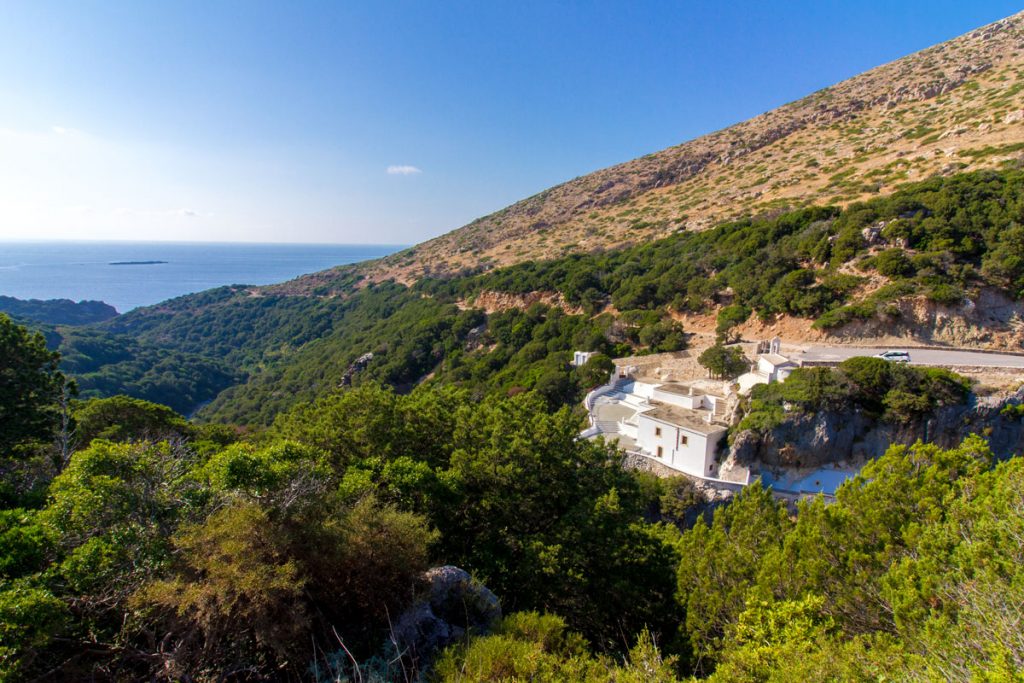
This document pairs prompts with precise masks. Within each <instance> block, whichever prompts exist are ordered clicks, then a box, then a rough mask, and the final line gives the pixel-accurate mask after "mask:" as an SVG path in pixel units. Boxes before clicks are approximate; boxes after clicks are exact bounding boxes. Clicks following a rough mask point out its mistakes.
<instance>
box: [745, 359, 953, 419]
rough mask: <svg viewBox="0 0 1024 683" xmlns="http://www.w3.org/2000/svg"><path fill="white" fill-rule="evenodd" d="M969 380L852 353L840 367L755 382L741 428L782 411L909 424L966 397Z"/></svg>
mask: <svg viewBox="0 0 1024 683" xmlns="http://www.w3.org/2000/svg"><path fill="white" fill-rule="evenodd" d="M969 390H970V381H969V380H968V379H966V378H965V377H962V376H960V375H957V374H956V373H954V372H950V371H949V370H943V369H940V368H919V367H914V366H909V365H904V364H901V363H891V362H889V361H886V360H883V359H881V358H867V357H856V358H850V359H848V360H845V361H843V362H842V363H840V365H839V367H838V368H814V367H811V368H797V369H796V370H794V371H793V372H791V373H790V375H789V377H788V378H787V379H786V381H785V382H773V383H771V384H759V385H757V386H755V387H754V388H753V390H752V391H751V394H750V408H749V410H748V412H747V414H746V415H745V416H744V418H743V420H742V421H741V422H740V425H739V428H740V429H755V430H758V431H766V430H768V429H771V428H772V427H774V426H776V425H777V424H779V423H780V422H781V421H782V420H783V419H784V416H785V414H786V411H796V412H798V413H813V412H816V411H833V412H835V411H844V410H861V411H864V412H865V413H866V414H868V415H869V416H872V417H875V418H877V419H880V420H883V421H886V422H890V423H909V422H913V421H915V420H919V419H922V418H924V417H925V416H927V415H929V414H930V413H932V412H933V411H934V410H935V409H937V408H940V407H943V406H950V405H957V404H960V403H962V402H963V401H965V400H966V399H967V395H968V392H969Z"/></svg>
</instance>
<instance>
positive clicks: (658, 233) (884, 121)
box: [280, 13, 1024, 293]
mask: <svg viewBox="0 0 1024 683" xmlns="http://www.w3.org/2000/svg"><path fill="white" fill-rule="evenodd" d="M1022 78H1024V13H1020V14H1016V15H1014V16H1012V17H1009V18H1007V19H1004V20H1002V21H999V22H996V23H994V24H990V25H988V26H985V27H982V28H979V29H977V30H975V31H971V32H970V33H968V34H966V35H963V36H960V37H958V38H955V39H953V40H950V41H948V42H945V43H941V44H939V45H936V46H933V47H930V48H928V49H925V50H922V51H921V52H917V53H915V54H912V55H909V56H907V57H904V58H902V59H899V60H897V61H894V62H891V63H889V64H886V65H884V66H880V67H878V68H875V69H872V70H871V71H868V72H866V73H863V74H861V75H859V76H856V77H854V78H851V79H849V80H846V81H843V82H841V83H838V84H836V85H835V86H832V87H830V88H825V89H824V90H820V91H818V92H816V93H814V94H812V95H810V96H808V97H805V98H804V99H801V100H798V101H796V102H793V103H790V104H787V105H785V106H782V107H780V108H778V109H775V110H773V111H770V112H767V113H765V114H762V115H760V116H757V117H755V118H753V119H750V120H749V121H745V122H743V123H739V124H737V125H734V126H731V127H729V128H725V129H723V130H720V131H718V132H715V133H712V134H710V135H706V136H704V137H701V138H697V139H696V140H691V141H689V142H686V143H684V144H681V145H678V146H675V147H670V148H668V149H665V150H662V151H660V152H656V153H654V154H649V155H647V156H644V157H641V158H639V159H634V160H633V161H629V162H626V163H623V164H619V165H617V166H612V167H610V168H606V169H603V170H600V171H597V172H595V173H591V174H588V175H585V176H582V177H579V178H575V179H573V180H570V181H568V182H566V183H563V184H561V185H557V186H555V187H552V188H550V189H547V190H544V191H543V192H540V193H538V194H536V195H534V196H532V197H529V198H527V199H524V200H522V201H520V202H517V203H515V204H513V205H511V206H509V207H506V208H504V209H502V210H500V211H497V212H495V213H493V214H490V215H488V216H485V217H483V218H480V219H478V220H475V221H473V222H472V223H470V224H469V225H466V226H464V227H462V228H460V229H458V230H454V231H452V232H449V233H447V234H445V235H442V236H440V237H437V238H435V239H432V240H430V241H427V242H424V243H423V244H420V245H418V246H415V247H412V248H410V249H407V250H405V251H401V252H398V253H396V254H394V255H392V256H389V257H387V258H385V259H383V260H381V261H379V262H375V263H373V264H371V265H369V266H364V267H363V268H361V269H359V270H360V272H362V273H363V274H365V275H367V276H368V277H369V278H371V279H373V280H378V281H379V280H383V279H387V278H395V279H396V280H397V281H399V282H406V283H408V282H412V281H415V280H417V279H419V278H420V277H423V276H424V275H435V276H436V275H443V274H452V273H456V272H459V271H460V270H462V269H467V268H468V269H475V268H478V267H494V266H500V265H508V264H513V263H518V262H522V261H524V260H531V259H540V258H553V257H557V256H561V255H564V254H567V253H573V252H589V251H593V250H596V249H602V248H609V247H615V246H620V245H623V244H627V243H642V242H647V241H650V240H653V239H656V238H659V237H664V236H666V235H669V234H672V233H674V232H677V231H680V230H703V229H706V228H709V227H711V226H713V225H716V224H718V223H721V222H723V221H726V220H731V219H734V218H737V217H740V216H746V215H757V214H760V213H764V212H774V211H778V210H780V209H783V208H798V207H801V206H806V205H812V204H814V205H821V204H828V203H832V204H840V205H846V204H849V203H851V202H854V201H857V200H862V199H866V198H870V197H874V196H878V195H886V194H889V193H891V192H892V191H893V190H895V189H896V188H897V187H899V186H900V185H901V184H904V183H906V182H910V181H916V180H923V179H925V178H928V177H930V176H933V175H935V174H941V175H949V174H951V173H955V172H958V171H965V170H975V169H983V168H993V167H999V166H1000V165H1002V164H1004V163H1005V162H1007V161H1008V160H1013V159H1016V158H1018V157H1019V156H1020V152H1021V150H1022V149H1024V80H1022ZM340 272H341V273H345V274H347V273H350V272H351V270H350V269H348V268H345V269H341V271H340ZM342 281H346V279H345V278H343V279H342ZM338 284H340V282H339V281H338V271H325V272H323V273H318V274H315V275H312V276H307V277H305V278H300V279H298V280H296V281H293V282H291V283H288V285H287V286H286V287H283V288H280V289H284V290H285V291H288V292H290V293H304V292H305V293H308V292H312V291H314V290H320V291H322V290H324V289H330V288H336V287H337V285H338Z"/></svg>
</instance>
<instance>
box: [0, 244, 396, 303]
mask: <svg viewBox="0 0 1024 683" xmlns="http://www.w3.org/2000/svg"><path fill="white" fill-rule="evenodd" d="M399 249H402V247H400V246H386V245H362V244H360V245H352V244H248V243H233V244H227V243H208V242H202V243H198V242H197V243H186V242H0V294H3V295H6V296H13V297H17V298H19V299H71V300H73V301H80V300H82V299H92V300H98V301H105V302H106V303H108V304H110V305H111V306H113V307H114V308H116V309H117V310H118V312H120V313H124V312H126V311H130V310H131V309H133V308H136V307H138V306H149V305H151V304H155V303H159V302H161V301H164V300H166V299H170V298H173V297H176V296H181V295H182V294H191V293H192V292H199V291H202V290H204V289H210V288H211V287H220V286H222V285H232V284H245V285H266V284H272V283H275V282H283V281H285V280H290V279H291V278H294V277H297V276H299V275H304V274H306V273H314V272H316V271H318V270H324V269H326V268H330V267H331V266H337V265H342V264H345V263H356V262H358V261H365V260H367V259H373V258H378V257H380V256H386V255H387V254H390V253H392V252H395V251H398V250H399ZM125 261H166V263H156V264H148V265H111V264H113V263H118V262H122V263H123V262H125Z"/></svg>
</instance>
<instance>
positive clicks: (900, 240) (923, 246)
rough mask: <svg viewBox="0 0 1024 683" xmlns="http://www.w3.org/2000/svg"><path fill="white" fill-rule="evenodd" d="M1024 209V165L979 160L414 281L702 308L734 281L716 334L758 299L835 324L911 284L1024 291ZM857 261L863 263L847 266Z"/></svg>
mask: <svg viewBox="0 0 1024 683" xmlns="http://www.w3.org/2000/svg"><path fill="white" fill-rule="evenodd" d="M1022 219H1024V173H1022V172H1020V171H1002V172H997V171H981V172H977V173H969V174H962V175H958V176H953V177H949V178H934V179H930V180H927V181H924V182H921V183H916V184H913V185H907V186H905V187H903V188H901V189H900V190H898V191H897V192H895V193H894V194H892V195H891V196H888V197H880V198H878V199H874V200H871V201H869V202H863V203H855V204H853V205H851V206H849V207H847V208H846V209H842V210H840V209H839V208H836V207H810V208H806V209H800V210H797V211H792V212H789V213H783V214H781V215H776V216H768V217H759V218H748V219H744V220H741V221H738V222H735V223H730V224H726V225H722V226H719V227H717V228H714V229H712V230H708V231H705V232H701V233H682V234H679V235H675V236H673V237H669V238H666V239H662V240H657V241H654V242H650V243H645V244H643V245H640V246H636V247H630V248H627V249H621V250H615V251H608V252H604V253H596V254H575V255H572V256H568V257H565V258H563V259H558V260H553V261H544V262H532V261H531V262H526V263H522V264H519V265H516V266H512V267H509V268H502V269H500V270H497V271H494V272H490V273H486V274H482V275H477V276H475V277H470V278H460V279H454V280H433V281H423V282H422V283H420V284H419V285H418V286H419V287H420V288H422V289H424V290H425V291H429V292H432V293H434V294H435V295H439V296H440V295H447V296H451V297H467V296H470V295H472V294H474V293H476V292H479V291H482V290H496V291H502V292H514V293H525V292H529V291H533V290H547V291H558V292H562V293H563V294H564V295H565V296H566V298H567V299H568V300H569V301H570V302H571V303H573V304H576V305H580V306H583V307H584V308H586V309H587V310H590V311H597V310H600V309H601V308H603V307H604V306H605V304H607V303H611V304H612V305H614V306H615V307H616V308H617V309H618V310H620V311H627V310H633V309H645V310H654V309H659V308H666V307H667V308H669V309H672V310H677V311H697V312H699V311H703V310H705V309H706V308H707V307H708V306H709V304H711V303H712V302H713V301H714V300H715V297H716V296H718V295H720V294H723V293H728V296H729V297H730V298H732V299H733V300H734V302H735V303H733V304H732V305H730V306H728V307H726V308H724V309H723V310H722V311H721V313H720V316H719V333H720V334H725V333H726V332H727V331H728V330H729V328H731V327H732V326H734V325H736V324H739V323H740V322H742V321H743V320H745V319H746V317H747V316H748V315H749V314H750V311H751V310H754V311H756V312H757V314H758V315H760V316H761V317H763V318H767V317H769V316H771V315H774V314H780V313H784V314H790V315H797V316H802V317H810V318H819V326H821V327H832V326H836V325H841V324H843V323H844V322H847V321H849V320H851V319H853V318H869V317H873V316H875V315H877V314H879V313H886V312H888V313H892V311H891V310H888V311H887V309H886V308H885V307H886V305H887V304H889V303H891V302H893V301H895V300H896V299H897V298H899V297H901V296H905V295H907V294H912V293H921V294H924V295H926V296H928V297H929V298H930V299H932V300H934V301H938V302H940V303H953V302H956V301H958V300H959V299H961V298H962V297H963V296H964V295H965V294H966V292H967V291H969V290H970V289H971V288H976V287H979V286H992V287H996V288H998V289H1001V290H1003V291H1005V292H1006V293H1007V294H1008V295H1009V296H1011V297H1012V298H1019V297H1020V296H1021V295H1022V294H1024V261H1021V259H1020V254H1021V253H1022V249H1024V228H1022V227H1021V221H1022ZM869 228H871V229H874V230H877V231H878V233H879V235H878V239H880V240H881V244H882V245H883V246H882V247H881V251H879V252H878V254H877V255H874V256H869V248H870V247H871V245H870V244H869V243H868V241H867V240H866V239H865V236H864V234H863V233H864V231H865V229H869ZM851 262H853V264H855V266H856V270H858V271H859V272H860V273H862V274H861V275H858V274H857V273H854V272H850V269H849V267H848V266H849V265H850V264H851ZM871 272H877V273H879V274H881V275H884V276H885V277H887V278H891V279H892V280H893V283H894V285H895V286H893V287H891V288H889V289H884V290H883V291H882V292H880V293H876V294H875V295H874V296H873V297H872V298H871V299H870V302H869V303H868V302H865V303H864V304H862V305H861V304H858V302H859V301H860V299H858V298H857V297H856V296H855V292H856V290H857V288H858V287H859V286H860V285H861V284H863V283H864V281H865V278H864V275H867V274H870V273H871ZM851 305H852V306H851ZM847 306H850V308H849V310H847V309H846V308H844V307H847ZM822 316H826V317H822Z"/></svg>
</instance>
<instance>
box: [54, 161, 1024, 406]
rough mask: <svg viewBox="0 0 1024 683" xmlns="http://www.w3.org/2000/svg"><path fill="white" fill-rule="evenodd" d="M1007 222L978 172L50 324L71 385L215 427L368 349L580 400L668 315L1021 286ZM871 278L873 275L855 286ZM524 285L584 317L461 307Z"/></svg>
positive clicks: (822, 315) (379, 366)
mask: <svg viewBox="0 0 1024 683" xmlns="http://www.w3.org/2000/svg"><path fill="white" fill-rule="evenodd" d="M1022 223H1024V172H1022V171H1019V170H1006V171H982V172H976V173H970V174H963V175H958V176H952V177H948V178H933V179H929V180H927V181H924V182H921V183H917V184H913V185H908V186H905V187H904V188H902V189H900V190H899V191H897V192H895V193H894V194H893V195H891V196H889V197H880V198H878V199H874V200H872V201H869V202H864V203H856V204H853V205H851V206H849V207H847V208H845V209H839V208H837V207H809V208H803V209H798V210H795V211H790V212H785V213H779V214H770V215H764V216H759V217H753V218H747V219H744V220H741V221H737V222H733V223H729V224H726V225H721V226H718V227H716V228H713V229H711V230H708V231H705V232H701V233H690V232H683V233H680V234H677V235H674V236H672V237H669V238H665V239H662V240H657V241H654V242H650V243H645V244H643V245H639V246H633V247H629V248H624V249H618V250H614V251H604V252H597V253H590V254H574V255H571V256H567V257H564V258H561V259H555V260H550V261H543V262H533V261H530V262H525V263H520V264H518V265H515V266H511V267H507V268H500V269H496V270H493V271H490V272H485V273H478V274H475V275H472V274H470V275H461V276H457V277H451V278H448V279H430V278H428V279H424V280H421V281H419V282H418V283H417V284H416V285H414V286H413V287H412V288H407V287H405V286H402V285H399V284H395V283H391V282H383V283H376V284H367V283H360V282H358V278H357V277H356V276H355V275H354V274H353V272H354V271H352V270H344V269H342V270H339V271H338V273H337V274H336V275H335V276H334V277H333V279H331V278H328V279H325V282H324V285H323V286H322V287H319V288H317V290H316V291H315V294H316V296H305V295H303V296H296V295H288V294H285V293H281V292H282V291H285V290H281V291H277V292H266V291H264V292H261V293H260V294H259V295H254V294H253V293H252V292H251V291H250V289H249V288H246V287H242V286H231V287H222V288H219V289H214V290H210V291H207V292H202V293H199V294H194V295H189V296H185V297H180V298H178V299H173V300H171V301H168V302H164V303H163V304H160V305H159V306H154V307H149V308H146V309H139V310H135V311H131V312H129V313H127V314H125V315H121V316H118V317H116V318H114V319H112V320H109V321H107V322H105V323H101V324H100V325H98V326H91V327H87V328H60V329H59V330H56V331H54V330H50V331H49V337H50V338H51V345H53V347H54V348H57V347H56V344H60V349H61V352H62V353H63V354H64V358H65V360H64V363H65V365H64V370H65V371H66V372H67V373H69V374H70V375H72V376H73V377H75V378H76V379H77V380H78V384H79V387H80V389H81V391H82V395H83V396H90V397H91V396H111V395H115V394H127V395H130V396H134V397H136V398H142V399H145V400H150V401H158V402H161V403H164V404H166V405H170V406H171V407H173V408H174V409H175V410H177V411H179V412H182V413H186V414H191V413H192V412H193V411H195V410H196V409H197V408H199V407H200V406H203V405H204V404H206V402H208V401H211V399H212V403H211V404H210V405H209V406H207V407H206V408H204V409H203V410H202V412H201V413H200V414H201V416H202V417H203V418H204V419H208V420H216V421H222V422H233V423H251V424H261V425H265V424H269V423H270V422H271V421H272V420H273V416H274V415H276V414H277V413H278V412H280V411H282V410H286V409H287V408H289V407H290V406H291V405H293V404H294V403H295V402H296V401H299V400H311V399H313V398H315V397H316V396H318V395H321V394H323V393H324V392H326V391H331V390H333V389H335V388H337V387H338V386H340V385H342V384H344V383H346V382H347V381H348V379H346V376H347V371H348V368H349V367H350V365H351V364H352V363H353V362H354V361H355V360H356V359H357V358H359V357H360V356H362V355H363V354H365V353H368V352H373V353H374V357H373V360H372V361H371V362H370V363H369V364H368V365H367V367H366V368H365V369H364V370H362V371H361V372H359V373H356V375H354V376H353V377H354V378H355V381H357V382H358V381H366V380H369V381H380V382H384V383H387V384H389V385H391V386H394V387H396V388H397V389H399V390H400V391H408V390H409V389H411V388H412V387H413V386H415V385H417V384H419V383H422V382H425V381H428V380H430V379H432V378H434V379H437V380H438V381H441V382H457V383H458V384H459V385H460V386H464V387H466V388H468V389H470V390H471V391H474V392H476V394H477V395H480V396H483V395H486V394H490V393H502V392H505V393H507V392H509V391H521V390H531V389H539V390H541V392H542V393H543V394H544V395H545V396H546V397H547V398H548V400H549V402H551V403H552V405H554V404H557V403H562V402H573V401H575V400H577V399H578V398H579V397H580V396H581V395H582V394H581V392H582V390H583V389H584V386H583V385H584V384H586V382H582V381H581V380H580V378H579V377H578V376H575V375H574V374H573V373H572V372H571V371H570V368H569V367H568V359H569V355H568V354H570V353H571V352H572V351H573V350H588V351H600V352H602V353H604V354H607V355H610V356H615V355H626V354H633V353H646V352H650V351H670V350H677V349H680V348H683V347H684V346H685V343H686V338H685V334H684V331H683V330H682V329H681V327H680V326H679V324H678V323H677V322H676V321H675V320H674V318H673V315H674V314H676V313H688V312H689V313H695V312H708V311H710V310H712V308H713V307H714V306H717V305H718V304H719V302H721V303H722V304H725V305H723V306H722V308H721V309H720V310H719V312H718V320H717V333H718V335H719V340H720V341H722V342H725V343H727V342H729V341H731V336H733V332H732V331H733V330H734V328H735V327H736V326H737V325H739V324H741V323H742V322H744V321H745V320H746V319H747V318H748V317H749V316H750V315H751V314H755V315H757V316H760V317H761V318H763V319H767V318H770V317H771V316H774V315H777V314H787V315H795V316H803V317H808V318H813V319H814V320H815V322H814V325H815V326H816V327H818V328H825V329H827V328H834V327H839V326H842V325H845V324H847V323H850V322H853V321H856V320H862V319H873V318H877V317H883V318H885V319H887V320H891V321H895V320H897V319H898V316H899V315H900V310H901V309H900V306H899V305H898V304H899V301H900V300H901V299H903V298H905V297H908V296H913V295H921V296H925V297H927V298H928V299H930V300H931V301H934V302H937V303H942V304H955V303H958V302H959V301H961V300H963V298H964V297H967V296H971V295H973V294H975V293H976V292H977V291H978V289H979V288H982V287H988V288H995V289H997V290H1000V291H1002V292H1004V293H1005V294H1006V295H1008V296H1010V297H1012V298H1019V297H1020V296H1021V294H1022V293H1024V261H1022V260H1021V257H1020V254H1021V253H1022V250H1024V228H1021V224H1022ZM865 235H867V238H866V237H865ZM868 238H870V239H868ZM870 276H877V277H879V278H881V280H880V281H879V282H875V283H871V284H870V287H869V286H868V285H869V277H870ZM879 284H880V285H881V286H878V285H879ZM537 290H542V291H553V292H561V293H562V294H564V296H565V297H566V300H567V301H568V303H569V304H570V305H572V306H577V307H579V308H580V309H582V311H583V314H582V315H568V314H564V313H562V312H561V311H559V310H557V309H550V308H545V307H538V308H535V309H534V310H532V311H514V312H510V311H506V312H499V313H493V314H491V315H487V314H485V313H483V312H482V311H480V310H474V309H472V308H469V309H464V307H465V306H466V305H467V304H471V303H472V301H473V299H474V297H476V296H477V295H478V294H480V293H481V292H484V291H498V292H506V293H512V294H525V293H529V292H533V291H537ZM609 305H610V306H611V308H609ZM602 312H605V313H604V314H603V315H601V313H602ZM499 369H503V371H502V372H500V373H499V372H497V371H498V370H499ZM349 379H351V377H349ZM229 387H230V388H229ZM225 389H227V391H225ZM215 397H216V398H215Z"/></svg>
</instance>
